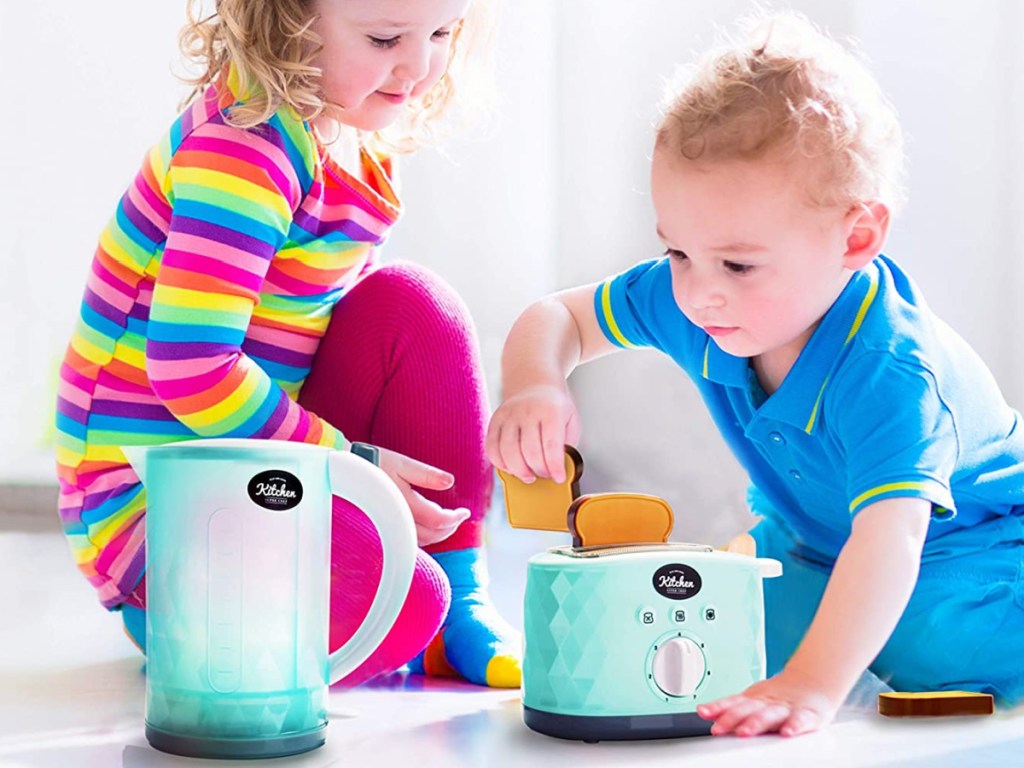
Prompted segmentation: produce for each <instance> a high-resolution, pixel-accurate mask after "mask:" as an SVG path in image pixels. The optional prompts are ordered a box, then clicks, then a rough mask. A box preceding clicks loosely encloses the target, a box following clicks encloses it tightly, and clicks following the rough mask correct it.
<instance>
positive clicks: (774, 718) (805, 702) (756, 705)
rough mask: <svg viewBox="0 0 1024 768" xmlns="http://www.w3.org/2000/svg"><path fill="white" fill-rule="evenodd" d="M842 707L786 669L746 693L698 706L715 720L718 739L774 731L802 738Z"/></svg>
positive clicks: (714, 726) (829, 718)
mask: <svg viewBox="0 0 1024 768" xmlns="http://www.w3.org/2000/svg"><path fill="white" fill-rule="evenodd" d="M841 704H842V702H841V701H839V702H836V701H834V700H833V698H831V697H830V696H829V695H828V694H826V693H825V692H824V691H823V690H822V689H821V686H820V685H818V684H816V683H815V682H814V681H812V680H810V679H809V678H806V677H803V676H802V675H801V674H800V673H799V672H796V671H793V670H789V669H783V670H782V672H780V673H779V674H777V675H775V677H771V678H769V679H767V680H762V681H761V682H759V683H755V684H754V685H752V686H750V687H749V688H747V690H745V691H744V692H743V693H739V694H736V695H735V696H729V697H727V698H724V699H719V700H718V701H713V702H711V703H709V704H700V705H698V707H697V714H698V715H700V716H701V717H703V718H704V719H705V720H714V721H715V724H714V725H713V726H711V733H712V734H713V735H715V736H724V735H725V734H728V733H735V734H736V735H737V736H757V735H758V734H761V733H774V732H778V733H780V734H781V735H783V736H799V735H800V734H803V733H810V732H811V731H816V730H818V729H819V728H824V727H825V726H826V725H828V724H829V723H830V722H832V719H833V718H834V717H835V715H836V712H837V711H838V709H839V706H840V705H841Z"/></svg>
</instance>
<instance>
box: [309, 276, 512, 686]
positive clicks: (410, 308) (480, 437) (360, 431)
mask: <svg viewBox="0 0 1024 768" xmlns="http://www.w3.org/2000/svg"><path fill="white" fill-rule="evenodd" d="M299 402H300V403H301V404H302V405H303V406H305V407H306V408H309V409H310V410H312V411H313V412H314V413H316V414H318V415H319V416H321V417H322V418H324V419H326V420H327V421H328V422H330V423H332V424H333V425H334V426H336V427H337V428H339V429H341V431H342V432H343V433H344V434H345V435H346V437H348V438H349V439H350V440H358V441H365V442H369V443H372V444H374V445H379V446H381V447H384V448H388V449H391V450H394V451H398V452H399V453H403V454H405V455H407V456H411V457H412V458H415V459H418V460H420V461H424V462H426V463H428V464H432V465H434V466H437V467H440V468H441V469H444V470H447V471H448V472H451V473H452V474H453V475H454V476H455V485H454V487H453V488H451V489H450V490H448V491H443V492H430V491H424V492H423V495H424V496H426V497H427V498H430V499H432V500H433V501H435V502H437V503H438V504H440V505H441V506H443V507H446V508H449V509H453V508H457V507H465V508H467V509H469V510H470V512H471V513H472V515H471V517H470V518H469V519H468V520H466V521H465V522H464V523H463V524H462V525H461V526H460V527H459V528H458V530H456V532H455V533H454V534H453V535H452V536H451V537H450V538H449V539H448V540H446V541H444V542H441V543H440V544H438V545H435V546H433V547H430V548H428V551H429V552H430V554H431V555H432V556H433V557H434V559H436V562H437V563H439V564H440V566H441V568H443V569H444V572H445V574H446V575H447V577H448V580H449V581H450V582H451V589H452V602H451V608H450V609H449V612H448V616H447V618H446V620H445V623H444V628H443V629H442V631H441V632H440V633H439V634H438V636H437V637H436V638H435V639H434V641H433V642H432V643H431V645H430V648H429V650H428V652H427V653H426V654H425V656H424V658H423V659H420V660H418V661H417V664H416V665H415V668H416V669H419V670H421V669H424V668H425V670H426V671H427V672H428V673H436V674H453V673H457V674H460V675H462V676H463V677H465V678H467V679H469V680H471V681H473V682H476V683H481V684H489V685H496V686H517V685H519V679H520V671H519V659H518V638H517V635H516V633H515V632H514V630H512V629H511V628H510V627H509V626H508V624H506V623H505V622H504V620H502V618H501V617H500V616H499V615H498V614H497V612H496V611H495V610H494V608H493V606H492V604H491V601H490V599H489V597H488V595H487V592H486V590H485V583H486V571H485V569H484V565H483V560H482V549H481V545H482V535H483V516H484V513H485V512H486V510H487V508H488V505H489V504H490V500H491V490H492V486H493V474H492V468H491V466H490V464H489V462H488V461H487V459H486V456H485V455H484V449H483V445H484V433H485V429H486V425H487V419H488V417H489V414H490V409H489V407H488V403H487V395H486V389H485V386H484V381H483V374H482V368H481V365H480V357H479V351H478V349H477V343H476V338H475V331H474V328H473V324H472V321H471V319H470V317H469V313H468V311H467V310H466V307H465V305H464V304H463V303H462V301H461V300H460V299H459V298H458V296H456V295H455V293H454V292H453V291H452V290H451V288H449V287H448V286H447V285H445V284H444V283H443V282H442V281H441V280H440V279H439V278H437V277H436V276H434V275H432V274H431V273H429V272H428V271H426V270H424V269H422V268H419V267H414V266H411V265H406V264H399V265H391V266H386V267H382V268H380V269H378V270H376V271H374V272H371V273H370V274H368V275H367V276H366V277H364V278H363V279H362V280H361V281H360V282H359V283H358V284H356V285H355V286H354V287H353V288H352V289H351V291H350V292H349V294H348V295H347V296H345V297H344V298H343V299H342V301H341V302H340V303H339V304H338V306H337V307H336V308H335V310H334V313H333V315H332V318H331V324H330V326H329V328H328V330H327V333H326V335H325V336H324V338H323V340H322V341H321V344H320V347H319V350H318V352H317V356H316V359H315V360H314V363H313V370H312V371H311V373H310V376H309V378H308V379H307V380H306V383H305V385H304V386H303V388H302V391H301V393H300V395H299Z"/></svg>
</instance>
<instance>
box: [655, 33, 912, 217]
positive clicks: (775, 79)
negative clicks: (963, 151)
mask: <svg viewBox="0 0 1024 768" xmlns="http://www.w3.org/2000/svg"><path fill="white" fill-rule="evenodd" d="M740 28H741V31H742V33H743V34H742V36H741V37H740V38H739V39H733V40H728V41H727V42H726V43H725V45H724V46H722V47H719V48H716V49H715V50H712V51H711V52H710V53H709V54H708V55H707V56H705V57H704V58H703V59H702V60H701V61H699V62H698V63H697V64H696V65H693V66H691V67H689V68H687V69H685V70H683V71H682V72H681V76H680V77H679V78H678V79H677V81H676V82H675V83H673V84H672V85H670V88H669V90H668V92H667V94H666V98H665V100H664V103H663V106H662V113H663V116H662V119H661V122H660V124H659V126H658V130H657V146H658V147H660V148H669V149H671V150H673V151H675V152H678V153H679V154H680V155H681V156H682V157H684V158H686V159H688V160H700V161H709V162H714V161H719V160H756V159H759V158H762V157H765V156H768V155H773V156H777V154H778V153H779V152H783V153H786V152H788V153H790V154H788V155H784V156H785V157H787V158H791V157H797V158H803V159H807V160H810V161H811V162H810V163H809V164H807V165H806V166H805V167H806V168H808V169H809V170H810V171H811V174H812V175H811V178H810V184H809V186H810V187H811V188H810V189H809V190H808V192H809V196H810V198H811V200H812V202H814V203H815V204H818V205H823V206H832V205H837V206H846V205H851V204H853V203H856V202H859V201H867V200H878V201H881V202H884V203H886V204H887V205H888V206H889V208H890V209H891V210H895V209H896V208H898V207H899V206H900V205H901V204H902V202H903V199H904V189H903V173H904V171H903V166H904V160H903V137H902V131H901V129H900V125H899V121H898V119H897V117H896V112H895V110H894V109H893V107H892V105H891V104H889V102H888V101H887V100H886V98H885V96H884V95H883V94H882V92H881V89H880V88H879V86H878V83H877V82H876V81H875V80H874V78H873V77H872V76H871V75H870V74H869V73H868V71H867V69H866V68H865V67H864V65H863V64H862V63H861V62H860V61H859V60H858V59H857V58H856V57H855V56H854V55H853V54H852V53H851V52H850V51H849V50H847V49H845V48H844V47H843V46H841V45H839V44H838V43H837V42H835V41H834V40H832V39H831V38H829V37H828V36H826V35H825V34H824V33H822V32H821V31H819V30H818V29H817V28H816V27H815V26H814V25H813V24H811V22H809V21H808V20H807V19H806V18H804V17H803V16H800V15H798V14H794V13H784V14H773V15H764V14H758V15H756V16H751V17H748V18H747V19H745V20H744V21H743V22H741V25H740Z"/></svg>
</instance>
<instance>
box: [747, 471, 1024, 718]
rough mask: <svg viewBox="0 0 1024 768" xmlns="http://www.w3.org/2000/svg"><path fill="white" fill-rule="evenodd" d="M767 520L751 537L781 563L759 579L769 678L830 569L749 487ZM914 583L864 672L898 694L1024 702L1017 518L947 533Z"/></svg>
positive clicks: (1023, 537)
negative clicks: (946, 693) (776, 572)
mask: <svg viewBox="0 0 1024 768" xmlns="http://www.w3.org/2000/svg"><path fill="white" fill-rule="evenodd" d="M751 500H752V502H753V504H752V507H753V509H752V511H753V512H754V514H757V515H761V516H762V517H764V519H763V520H762V521H761V522H759V523H758V524H757V526H755V528H754V529H753V530H752V531H751V535H752V536H753V537H754V540H755V541H756V542H757V554H758V556H759V557H771V558H775V559H776V560H778V561H780V562H781V563H782V576H780V577H777V578H774V579H766V580H765V581H764V596H765V624H766V626H765V643H766V652H767V661H768V674H769V675H773V674H775V673H777V672H778V671H779V670H781V669H782V667H783V665H784V664H785V663H786V661H787V660H788V659H789V657H790V656H791V655H792V654H793V651H795V650H796V647H797V645H798V644H799V643H800V640H801V639H802V638H803V636H804V633H805V632H806V630H807V627H808V626H809V625H810V623H811V620H812V619H813V618H814V613H815V611H817V609H818V603H819V602H821V596H822V594H823V593H824V591H825V584H826V583H827V582H828V577H829V575H830V573H831V568H832V563H831V562H827V561H825V560H824V559H823V558H822V557H820V556H817V557H816V556H815V555H814V553H811V552H809V551H807V550H806V549H804V548H801V547H800V546H799V544H798V543H797V542H796V541H795V539H794V536H793V534H792V532H791V531H790V530H789V528H788V527H787V526H786V524H785V523H784V522H783V521H782V519H781V516H780V515H779V513H778V512H776V511H775V510H774V509H771V508H770V507H768V506H767V501H766V500H765V499H764V497H763V496H761V495H760V494H759V493H758V492H757V491H756V490H755V491H754V492H753V493H752V495H751ZM942 540H943V541H944V542H946V543H947V544H948V547H947V548H946V549H945V551H944V552H943V553H942V554H941V556H940V557H933V558H930V559H928V560H925V561H923V562H922V564H921V571H920V575H919V576H918V581H917V586H916V587H915V588H914V592H913V594H912V595H911V597H910V602H909V603H908V604H907V608H906V610H905V611H904V613H903V616H902V617H901V618H900V621H899V623H898V624H897V625H896V629H895V630H893V633H892V635H891V636H890V637H889V641H888V642H887V643H886V645H885V647H884V648H883V649H882V651H881V653H879V654H878V656H877V658H875V660H874V662H873V663H872V664H871V666H870V669H871V671H872V672H873V673H874V674H875V675H877V676H878V677H879V678H880V679H881V680H883V681H884V682H886V683H888V684H889V685H891V686H892V687H893V688H894V689H895V690H897V691H943V690H961V691H979V692H983V693H990V694H992V695H993V696H994V697H995V698H996V701H997V702H998V703H999V704H1000V705H1001V706H1005V707H1012V706H1016V705H1017V704H1020V703H1022V702H1024V520H1022V519H1021V518H1020V517H1013V516H1010V517H1001V518H997V519H995V520H991V521H988V522H985V523H983V524H980V525H977V526H973V527H971V528H962V529H959V530H955V531H952V532H951V533H950V534H947V536H945V537H943V539H942Z"/></svg>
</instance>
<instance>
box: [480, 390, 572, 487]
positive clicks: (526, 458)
mask: <svg viewBox="0 0 1024 768" xmlns="http://www.w3.org/2000/svg"><path fill="white" fill-rule="evenodd" d="M579 437H580V428H579V414H578V413H577V412H576V405H575V404H574V403H573V401H572V397H571V396H570V395H569V390H568V388H567V387H566V386H564V385H563V386H551V385H538V386H534V387H529V388H528V389H524V390H522V391H521V392H518V393H517V394H515V395H513V396H512V397H510V398H508V399H507V400H506V401H505V402H504V403H502V404H501V407H499V408H498V410H497V411H495V413H494V416H492V417H491V424H490V427H488V429H487V442H486V450H487V458H488V459H490V461H491V463H492V464H494V466H496V467H497V468H498V469H500V470H502V471H503V472H508V473H509V474H511V475H515V476H516V477H518V478H519V479H520V480H522V481H523V482H525V483H532V482H533V481H534V480H536V479H537V478H538V477H550V478H551V479H552V480H554V481H555V482H556V483H562V482H565V446H566V444H569V445H576V443H577V442H578V441H579Z"/></svg>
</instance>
